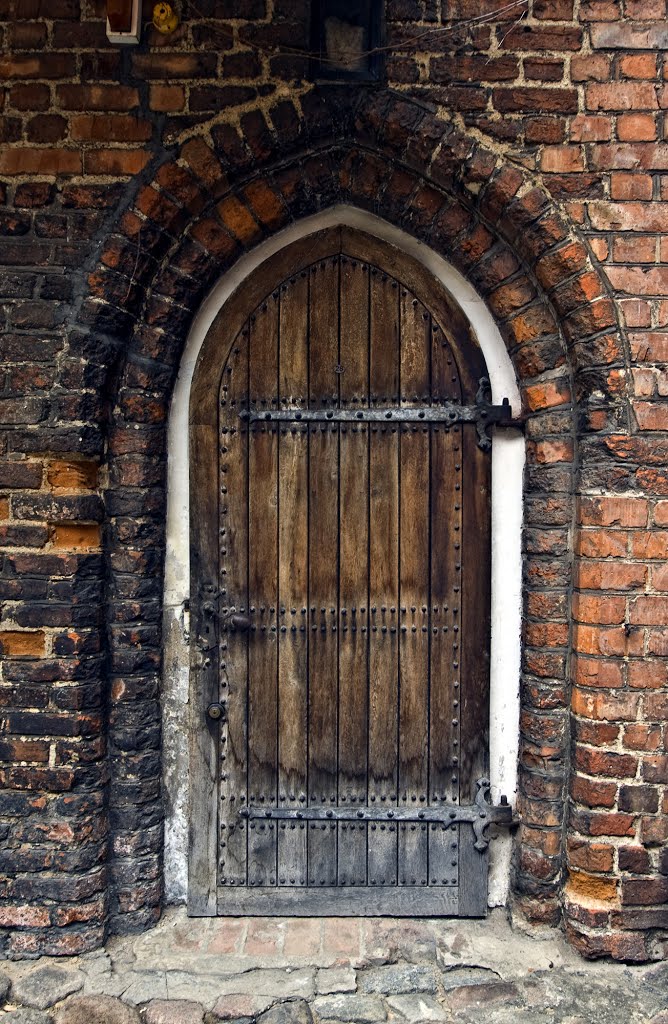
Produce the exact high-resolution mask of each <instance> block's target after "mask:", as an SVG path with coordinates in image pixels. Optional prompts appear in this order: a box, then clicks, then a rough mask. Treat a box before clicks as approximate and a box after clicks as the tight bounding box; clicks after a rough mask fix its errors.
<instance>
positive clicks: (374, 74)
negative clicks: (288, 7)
mask: <svg viewBox="0 0 668 1024" xmlns="http://www.w3.org/2000/svg"><path fill="white" fill-rule="evenodd" d="M383 7H384V5H383V4H382V3H381V2H379V0H312V2H311V51H312V54H313V58H312V68H311V72H312V77H314V78H318V79H333V80H339V81H341V80H343V81H360V82H369V81H374V80H376V79H378V78H380V74H381V70H382V66H383V62H382V52H381V49H380V48H381V47H382V42H383V31H382V29H383Z"/></svg>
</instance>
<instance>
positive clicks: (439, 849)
mask: <svg viewBox="0 0 668 1024" xmlns="http://www.w3.org/2000/svg"><path fill="white" fill-rule="evenodd" d="M431 349H432V396H433V398H434V400H443V399H445V398H448V397H455V398H456V399H459V396H460V390H459V379H458V374H457V371H456V366H455V364H454V360H453V358H452V354H451V352H450V349H449V347H448V346H447V343H446V341H445V339H444V337H443V334H442V332H441V331H440V329H439V328H438V326H437V325H436V324H432V344H431ZM453 378H454V380H453ZM461 444H462V440H461V426H453V427H440V426H439V427H434V428H432V431H431V608H430V617H431V621H430V630H431V659H430V669H431V671H430V701H429V704H430V739H429V754H430V763H429V775H430V780H429V781H430V789H431V793H430V802H431V803H432V804H436V805H438V804H442V803H447V802H448V801H449V800H452V801H453V802H457V801H458V799H459V787H458V779H459V770H458V764H459V757H460V738H459V706H460V691H461V686H460V681H461V675H460V667H461V666H460V661H461V657H460V639H461V638H460V623H461V603H460V595H461V524H462V499H461V474H462V455H461ZM455 840H456V836H455V838H454V839H453V838H452V837H451V833H450V831H449V827H445V826H440V825H438V826H435V827H434V826H432V827H431V828H430V830H429V874H430V883H431V884H437V885H448V884H454V883H455V882H456V881H457V877H458V875H457V869H456V866H454V865H453V864H452V861H453V859H456V858H454V857H453V855H452V852H453V851H452V843H453V841H455Z"/></svg>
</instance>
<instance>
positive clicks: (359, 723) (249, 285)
mask: <svg viewBox="0 0 668 1024" xmlns="http://www.w3.org/2000/svg"><path fill="white" fill-rule="evenodd" d="M485 376H486V367H485V361H484V358H483V354H482V352H481V350H480V347H479V345H478V342H477V339H476V337H475V335H474V333H473V331H472V330H471V328H470V325H469V323H468V322H467V320H466V319H465V317H464V316H463V315H462V313H461V311H460V309H459V307H458V306H456V305H455V304H454V303H453V302H452V300H451V298H450V297H449V295H448V293H447V292H446V291H445V289H444V288H442V287H441V286H440V285H439V283H438V282H437V281H436V280H435V279H434V278H433V277H432V276H431V275H430V274H429V273H427V272H426V271H425V270H424V268H423V267H422V266H420V265H419V264H418V263H417V262H416V261H415V260H413V259H412V258H411V257H409V256H408V255H406V254H405V253H402V252H400V251H399V250H397V249H394V248H393V247H391V246H388V245H387V244H386V243H384V242H381V241H379V240H378V239H376V238H373V237H371V236H370V235H367V234H365V233H364V232H362V231H359V230H353V229H350V228H343V227H338V228H333V229H328V230H325V231H322V232H318V233H316V234H313V235H310V236H308V237H306V238H304V239H301V240H299V241H298V242H295V243H294V244H292V245H290V246H287V247H286V248H285V249H283V250H281V251H280V252H278V253H277V254H275V255H274V256H273V257H271V258H270V259H268V260H267V261H265V262H264V263H263V264H262V265H261V267H260V268H259V269H258V270H257V271H256V272H255V273H254V274H252V275H251V276H250V277H249V278H248V279H247V280H246V281H245V282H244V283H243V285H242V286H241V287H240V288H239V289H238V290H237V291H236V292H235V294H234V295H233V296H232V297H231V298H230V299H229V300H228V302H227V303H226V304H225V306H224V307H223V308H222V310H221V312H220V313H219V315H218V316H217V317H216V319H215V320H214V322H213V324H212V325H211V327H210V329H209V331H208V334H207V337H206V339H205V342H204V345H203V347H202V351H201V353H200V357H199V360H198V364H197V367H196V369H195V373H194V378H193V387H192V391H191V404H190V437H191V480H190V498H191V537H192V546H191V608H192V634H193V638H195V643H193V645H192V651H193V658H192V679H193V689H192V693H193V698H194V700H193V716H194V721H193V730H194V733H195V735H196V736H197V737H198V739H197V740H196V747H197V748H198V754H199V755H200V756H199V757H198V758H197V759H196V760H195V762H194V768H195V771H194V773H193V777H192V779H191V793H192V800H191V853H190V881H189V906H190V910H191V912H192V913H222V914H241V913H243V914H248V913H256V914H272V913H273V914H355V915H357V914H359V915H363V914H364V915H368V914H378V913H382V914H392V915H398V916H400V915H410V916H413V915H416V914H425V915H430V916H432V915H469V916H481V915H483V914H484V913H485V908H486V905H487V835H486V829H485V826H486V825H487V824H488V823H489V821H490V820H491V818H493V817H494V816H495V812H494V811H493V810H492V809H491V808H490V807H489V806H488V805H487V802H486V796H487V792H486V787H485V784H484V783H483V782H481V780H483V779H484V778H485V777H486V775H487V773H488V761H489V752H488V734H489V637H490V626H489V616H490V599H489V586H490V474H491V465H490V455H489V447H490V445H489V438H488V433H487V431H488V428H489V423H490V421H492V420H493V419H494V417H495V416H497V417H498V416H499V415H504V413H503V412H502V411H500V410H498V409H496V410H495V409H494V408H492V407H491V406H490V405H489V403H488V401H487V400H486V393H485V386H484V384H481V381H483V380H484V378H485ZM498 813H499V812H496V814H497V816H498ZM503 813H505V812H501V815H503Z"/></svg>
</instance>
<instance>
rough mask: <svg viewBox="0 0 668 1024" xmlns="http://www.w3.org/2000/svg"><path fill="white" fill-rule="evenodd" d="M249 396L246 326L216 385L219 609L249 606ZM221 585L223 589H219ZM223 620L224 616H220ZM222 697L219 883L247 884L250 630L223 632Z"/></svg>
mask: <svg viewBox="0 0 668 1024" xmlns="http://www.w3.org/2000/svg"><path fill="white" fill-rule="evenodd" d="M247 399H248V326H246V327H245V328H244V330H243V331H242V332H241V335H240V337H238V338H237V339H236V341H235V343H234V345H233V347H232V352H231V354H230V359H229V361H228V366H227V367H226V370H225V372H224V373H223V378H222V384H221V391H220V460H219V479H220V493H221V503H220V570H221V602H220V603H221V611H223V615H224V614H225V612H224V610H225V609H227V610H229V609H231V608H235V609H237V610H238V611H239V612H240V613H242V614H247V611H248V480H247V456H248V434H247V429H248V428H247V427H246V426H245V424H244V422H243V421H242V420H240V419H239V416H238V412H239V409H240V408H243V407H244V406H245V405H246V403H247ZM223 590H224V591H225V593H223V592H222V591H223ZM223 621H224V619H223ZM220 653H221V665H220V700H221V701H222V703H223V704H224V705H225V706H226V708H227V721H225V722H223V723H221V725H220V743H221V753H220V802H221V835H220V844H221V856H220V881H221V883H222V884H223V885H245V884H246V835H247V833H246V827H247V826H246V823H245V822H244V821H243V819H241V818H240V817H239V810H240V809H241V808H242V807H243V805H244V804H245V802H246V800H247V796H248V793H247V788H246V786H247V771H246V767H247V766H246V744H247V728H246V715H247V704H248V634H247V633H237V632H228V631H227V630H225V631H223V632H222V633H221V652H220Z"/></svg>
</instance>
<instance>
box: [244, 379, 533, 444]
mask: <svg viewBox="0 0 668 1024" xmlns="http://www.w3.org/2000/svg"><path fill="white" fill-rule="evenodd" d="M489 394H490V384H489V380H488V379H487V377H482V378H481V379H480V381H479V384H478V392H477V394H476V400H475V404H474V405H458V404H457V403H456V402H437V403H435V404H434V405H424V406H398V405H394V406H375V407H374V408H363V409H349V408H343V409H342V408H334V409H327V408H324V409H294V408H293V409H266V410H265V409H257V408H251V409H241V410H240V411H239V417H240V419H242V420H244V421H246V422H248V423H258V422H262V423H306V424H308V423H425V424H426V423H442V424H445V425H447V426H451V425H454V424H455V423H475V425H476V430H477V432H478V445H479V446H480V448H482V449H483V450H484V451H488V450H489V449H490V448H491V446H492V438H491V435H490V433H489V430H490V427H491V426H493V425H497V426H515V425H516V423H514V421H513V418H512V410H511V408H510V402H509V401H508V399H507V398H504V399H503V402H502V403H501V405H492V403H491V401H489V399H488V396H489Z"/></svg>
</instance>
